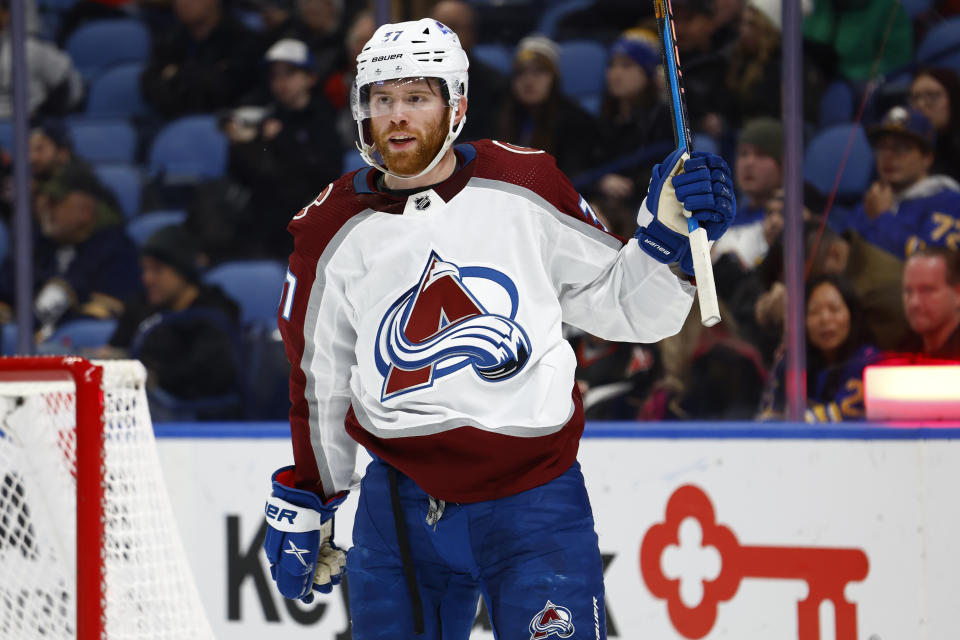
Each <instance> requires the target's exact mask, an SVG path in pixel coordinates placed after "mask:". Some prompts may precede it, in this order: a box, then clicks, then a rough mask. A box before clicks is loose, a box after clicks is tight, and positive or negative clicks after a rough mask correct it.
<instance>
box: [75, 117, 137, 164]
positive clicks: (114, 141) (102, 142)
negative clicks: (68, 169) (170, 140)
mask: <svg viewBox="0 0 960 640" xmlns="http://www.w3.org/2000/svg"><path fill="white" fill-rule="evenodd" d="M67 128H68V130H69V135H70V141H71V143H72V144H73V151H74V153H76V154H77V155H78V156H80V157H81V158H83V159H84V160H87V161H88V162H92V163H101V162H127V163H130V162H133V161H134V158H135V157H136V154H137V132H136V130H135V129H134V128H133V126H132V125H131V124H130V123H129V122H128V121H127V120H124V119H117V118H84V117H78V118H71V119H70V120H68V121H67Z"/></svg>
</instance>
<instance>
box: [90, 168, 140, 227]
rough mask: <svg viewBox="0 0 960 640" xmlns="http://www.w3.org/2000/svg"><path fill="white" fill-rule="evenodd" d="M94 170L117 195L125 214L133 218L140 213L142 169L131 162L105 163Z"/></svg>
mask: <svg viewBox="0 0 960 640" xmlns="http://www.w3.org/2000/svg"><path fill="white" fill-rule="evenodd" d="M93 170H94V171H95V172H96V174H97V177H98V178H100V182H102V183H103V184H104V186H106V187H107V188H108V189H110V190H111V191H112V192H113V195H115V196H116V198H117V202H118V203H120V209H121V210H122V211H123V215H124V216H126V217H127V218H132V217H134V216H136V215H137V214H138V213H140V191H141V186H142V185H141V176H140V169H138V168H137V167H135V166H133V165H129V164H103V165H98V166H95V167H94V168H93Z"/></svg>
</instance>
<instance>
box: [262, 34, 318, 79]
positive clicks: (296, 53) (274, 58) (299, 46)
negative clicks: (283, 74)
mask: <svg viewBox="0 0 960 640" xmlns="http://www.w3.org/2000/svg"><path fill="white" fill-rule="evenodd" d="M264 59H265V60H266V61H267V62H286V63H287V64H292V65H293V66H295V67H300V68H301V69H306V70H307V71H315V70H316V69H315V67H314V62H313V54H312V53H311V52H310V47H308V46H307V43H305V42H303V41H302V40H295V39H293V38H283V39H281V40H277V41H276V42H274V43H273V46H271V47H270V48H269V49H267V53H266V55H265V56H264Z"/></svg>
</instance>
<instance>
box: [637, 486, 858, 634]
mask: <svg viewBox="0 0 960 640" xmlns="http://www.w3.org/2000/svg"><path fill="white" fill-rule="evenodd" d="M687 518H695V519H696V520H697V521H698V522H699V523H700V529H701V531H702V532H703V541H702V544H703V546H704V547H708V546H712V547H716V549H717V551H718V552H719V554H720V559H721V563H722V566H721V569H720V575H718V576H717V577H716V579H714V580H709V581H704V584H703V598H702V599H701V600H700V603H699V604H698V605H697V606H695V607H692V608H691V607H688V606H686V605H685V604H684V603H683V601H682V600H681V599H680V580H679V578H677V579H670V578H667V577H666V576H665V575H664V574H663V569H662V568H661V566H660V558H661V555H662V554H663V552H664V550H665V549H666V548H667V547H668V546H671V545H677V544H678V538H679V531H680V524H681V523H682V522H683V521H684V520H685V519H687ZM868 569H869V563H868V561H867V555H866V554H865V553H864V552H863V551H861V550H860V549H827V548H820V547H755V546H742V545H740V543H739V542H738V541H737V538H736V536H734V535H733V532H732V531H731V530H730V529H728V528H727V527H725V526H723V525H718V524H717V522H716V516H715V514H714V511H713V505H712V504H711V503H710V498H708V497H707V495H706V494H705V493H704V492H703V491H702V490H701V489H699V488H698V487H695V486H693V485H684V486H682V487H680V488H679V489H677V490H676V491H674V492H673V495H672V496H670V500H669V501H668V502H667V510H666V518H665V520H664V522H661V523H659V524H656V525H654V526H652V527H651V528H650V530H649V531H647V533H646V535H645V536H644V538H643V542H642V543H641V545H640V573H641V574H642V575H643V580H644V582H646V583H647V588H648V589H650V591H651V593H653V595H654V596H656V597H657V598H660V599H662V600H666V601H667V611H668V612H669V614H670V621H671V622H672V623H673V626H674V627H675V628H676V629H677V631H679V632H680V633H681V634H682V635H683V636H684V637H686V638H702V637H703V636H705V635H707V634H708V633H710V630H711V629H712V628H713V625H714V623H715V622H716V619H717V608H718V605H719V603H720V602H721V601H725V600H730V599H731V598H733V596H734V595H736V593H737V589H738V587H739V586H740V581H741V580H742V579H743V578H772V579H777V580H804V581H805V582H806V583H807V585H808V586H809V593H808V595H807V598H806V600H801V601H800V602H799V603H798V604H797V619H798V629H797V638H798V640H820V624H819V623H820V620H819V608H820V603H821V602H823V601H824V600H827V601H829V602H831V603H833V606H834V610H835V612H836V613H835V622H836V639H837V640H857V605H856V604H854V603H852V602H848V601H847V600H846V598H845V597H844V595H843V590H844V588H845V587H846V586H847V584H848V583H850V582H858V581H860V580H863V579H864V578H866V577H867V571H868Z"/></svg>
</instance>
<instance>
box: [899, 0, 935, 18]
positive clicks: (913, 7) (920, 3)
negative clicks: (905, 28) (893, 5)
mask: <svg viewBox="0 0 960 640" xmlns="http://www.w3.org/2000/svg"><path fill="white" fill-rule="evenodd" d="M900 5H901V6H902V7H903V10H904V11H906V12H907V15H908V16H910V18H911V19H912V18H916V17H917V16H918V15H920V14H921V13H923V12H925V11H926V10H927V9H929V8H930V7H932V6H933V0H900Z"/></svg>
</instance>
